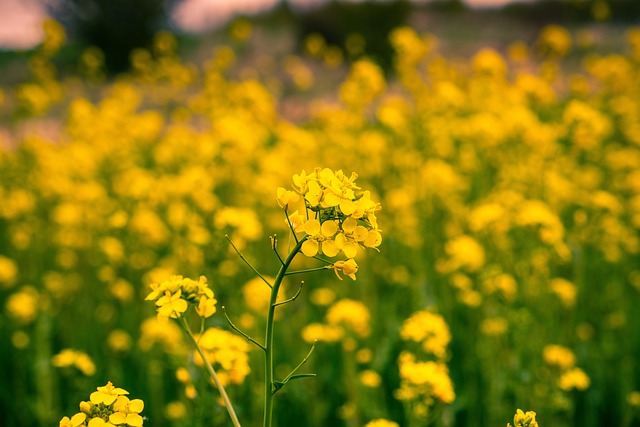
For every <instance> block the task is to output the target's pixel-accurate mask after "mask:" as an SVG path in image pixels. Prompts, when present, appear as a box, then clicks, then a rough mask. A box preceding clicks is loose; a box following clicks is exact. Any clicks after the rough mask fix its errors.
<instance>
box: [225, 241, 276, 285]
mask: <svg viewBox="0 0 640 427" xmlns="http://www.w3.org/2000/svg"><path fill="white" fill-rule="evenodd" d="M224 237H226V238H227V240H228V241H229V243H231V246H232V247H233V249H234V250H235V251H236V253H237V254H238V256H239V257H240V258H241V259H242V260H243V261H244V262H245V264H247V265H248V266H249V267H250V268H251V269H252V270H253V272H254V273H256V274H257V275H258V277H259V278H261V279H262V281H263V282H264V283H266V284H267V286H269V287H270V288H272V287H273V286H272V285H271V283H269V281H268V280H267V279H265V278H264V276H262V274H260V272H259V271H258V270H257V269H256V268H255V267H254V266H253V265H251V263H250V262H249V260H247V259H246V258H245V257H244V255H242V253H241V252H240V250H238V248H237V247H236V245H235V244H234V243H233V241H232V240H231V238H230V237H229V235H228V234H225V235H224Z"/></svg>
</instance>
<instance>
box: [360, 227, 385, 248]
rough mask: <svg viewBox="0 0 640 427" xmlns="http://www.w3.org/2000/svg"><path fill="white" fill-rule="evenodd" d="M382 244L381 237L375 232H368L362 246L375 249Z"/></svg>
mask: <svg viewBox="0 0 640 427" xmlns="http://www.w3.org/2000/svg"><path fill="white" fill-rule="evenodd" d="M380 243H382V235H381V234H380V233H379V232H377V231H376V230H371V231H369V234H367V238H366V239H364V245H365V246H366V247H368V248H377V247H378V246H380Z"/></svg>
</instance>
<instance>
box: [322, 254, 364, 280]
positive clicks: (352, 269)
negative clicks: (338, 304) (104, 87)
mask: <svg viewBox="0 0 640 427" xmlns="http://www.w3.org/2000/svg"><path fill="white" fill-rule="evenodd" d="M329 268H331V269H333V271H335V273H336V276H338V279H340V280H342V277H340V274H339V273H338V272H340V271H341V272H342V273H344V274H346V275H347V276H349V277H350V278H351V279H352V280H356V273H357V272H358V264H357V263H356V261H355V260H354V259H348V260H346V261H337V262H335V263H334V264H333V265H332V266H329Z"/></svg>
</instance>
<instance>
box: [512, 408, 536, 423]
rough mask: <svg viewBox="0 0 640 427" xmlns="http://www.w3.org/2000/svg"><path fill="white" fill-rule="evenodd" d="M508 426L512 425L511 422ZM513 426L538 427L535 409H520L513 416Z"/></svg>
mask: <svg viewBox="0 0 640 427" xmlns="http://www.w3.org/2000/svg"><path fill="white" fill-rule="evenodd" d="M507 426H508V427H511V424H508V425H507ZM513 427H538V423H537V422H536V413H535V412H533V411H527V412H524V411H523V410H522V409H518V410H517V411H516V414H515V415H514V416H513Z"/></svg>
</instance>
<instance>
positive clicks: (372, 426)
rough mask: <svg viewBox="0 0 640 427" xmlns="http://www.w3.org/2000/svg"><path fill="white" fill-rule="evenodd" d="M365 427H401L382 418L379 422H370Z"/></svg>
mask: <svg viewBox="0 0 640 427" xmlns="http://www.w3.org/2000/svg"><path fill="white" fill-rule="evenodd" d="M364 427H400V425H399V424H398V423H396V422H394V421H389V420H385V419H382V418H380V419H377V420H372V421H369V422H368V423H366V424H365V425H364Z"/></svg>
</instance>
